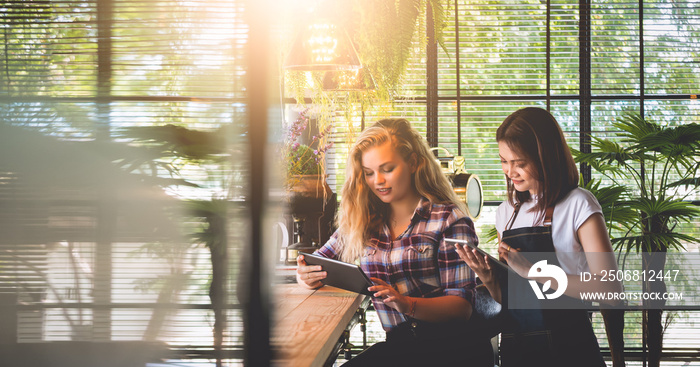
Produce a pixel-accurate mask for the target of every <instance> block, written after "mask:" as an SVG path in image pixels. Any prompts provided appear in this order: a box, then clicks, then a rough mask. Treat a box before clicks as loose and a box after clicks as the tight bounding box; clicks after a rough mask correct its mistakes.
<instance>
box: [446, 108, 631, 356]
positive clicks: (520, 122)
mask: <svg viewBox="0 0 700 367" xmlns="http://www.w3.org/2000/svg"><path fill="white" fill-rule="evenodd" d="M496 140H497V142H498V150H499V155H500V159H501V167H502V169H503V173H504V174H505V178H506V182H507V187H508V199H507V200H506V201H505V202H504V203H502V204H501V205H500V206H499V207H498V210H497V212H496V229H497V231H498V237H499V247H498V252H499V255H500V257H501V258H502V259H504V260H505V261H507V262H508V263H509V264H510V265H511V266H512V267H514V268H516V270H517V271H518V273H519V274H520V275H521V276H522V277H523V279H520V278H518V277H517V276H516V277H515V278H516V279H515V280H513V277H509V278H507V280H506V278H505V277H501V276H497V274H496V272H495V271H494V269H493V268H492V267H491V265H490V264H489V263H488V260H487V259H486V258H484V257H482V256H478V253H477V252H475V251H473V250H471V251H470V250H469V249H468V248H464V247H458V249H457V251H458V253H459V254H460V257H462V259H463V260H464V261H465V262H466V263H467V264H468V265H469V266H470V267H471V268H472V269H473V270H474V271H475V272H476V274H477V275H478V276H479V278H480V279H481V280H482V281H483V283H484V284H485V285H486V287H487V288H488V290H489V292H490V293H491V295H492V296H493V298H494V299H495V300H497V301H498V302H501V303H502V304H503V305H504V306H505V308H507V309H508V310H507V311H505V314H506V316H507V317H506V318H505V319H506V326H505V328H504V329H503V333H502V334H501V347H500V355H501V365H502V366H503V367H514V366H516V367H520V366H522V367H529V366H533V367H534V366H537V367H547V366H552V367H554V366H567V367H569V366H581V367H604V366H605V362H604V361H603V358H602V356H601V354H600V348H599V346H598V341H597V339H596V337H595V334H594V333H593V328H592V327H591V323H590V319H589V317H588V311H587V310H586V309H585V307H584V306H585V304H584V303H582V302H581V300H580V298H581V295H580V294H581V292H585V291H590V290H595V291H599V292H620V290H621V286H620V284H619V283H617V282H602V281H600V280H599V279H598V280H591V281H590V282H582V281H581V280H580V277H579V274H581V273H582V272H590V273H591V274H596V273H597V274H600V272H601V271H602V270H610V269H616V263H615V259H614V256H612V254H613V253H612V246H611V244H610V239H609V238H608V235H607V230H606V227H605V222H604V218H603V215H602V210H601V207H600V204H599V203H598V201H597V200H596V198H595V197H594V196H593V195H592V194H591V193H590V192H588V191H586V190H584V189H582V188H580V187H578V181H579V175H578V171H577V168H576V164H575V163H574V160H573V157H572V155H571V153H570V151H569V148H568V146H567V144H566V141H565V140H564V135H563V133H562V130H561V128H560V127H559V124H558V123H557V121H556V120H555V118H554V117H553V116H552V115H551V114H550V113H549V112H548V111H546V110H544V109H541V108H532V107H531V108H523V109H520V110H518V111H516V112H514V113H512V114H511V115H510V116H508V117H507V118H506V119H505V120H504V121H503V123H502V124H501V125H500V127H499V128H498V131H497V133H496ZM528 253H530V254H528ZM536 254H548V255H545V256H548V257H549V259H550V260H549V263H547V264H548V265H556V266H558V267H559V268H561V269H562V270H563V271H564V273H565V274H562V275H563V276H565V279H563V280H564V281H565V282H566V285H565V287H564V286H562V284H559V283H558V282H551V281H550V283H546V284H547V285H546V286H544V285H543V284H541V283H543V282H545V281H546V279H547V278H537V277H533V276H532V274H529V272H528V270H529V269H530V268H529V267H528V266H529V265H532V262H535V261H537V260H533V258H534V256H536ZM528 256H530V257H528ZM524 264H527V265H528V266H525V265H524ZM532 280H535V281H537V282H540V285H539V286H540V289H541V290H543V291H546V290H547V288H548V287H550V286H551V289H554V290H558V288H559V287H561V288H565V291H564V292H563V296H562V298H561V299H560V300H557V301H559V302H560V303H558V304H559V305H564V306H560V307H559V308H558V309H542V308H538V307H535V308H534V309H522V306H523V304H522V302H526V304H529V303H527V302H535V304H537V305H544V304H545V302H549V300H548V299H547V300H544V301H539V300H538V299H541V298H540V297H539V296H538V297H537V298H535V296H534V295H535V292H534V290H535V287H534V285H533V286H532V288H531V284H534V283H532V282H531V281H532ZM504 283H507V284H504ZM508 289H510V291H508ZM550 294H551V291H550ZM528 295H529V299H528ZM509 298H510V299H509ZM516 298H517V299H516ZM533 299H534V301H532V300H533ZM518 302H521V303H520V304H518ZM538 302H541V303H538ZM603 302H607V303H610V304H615V303H616V301H609V302H608V301H603Z"/></svg>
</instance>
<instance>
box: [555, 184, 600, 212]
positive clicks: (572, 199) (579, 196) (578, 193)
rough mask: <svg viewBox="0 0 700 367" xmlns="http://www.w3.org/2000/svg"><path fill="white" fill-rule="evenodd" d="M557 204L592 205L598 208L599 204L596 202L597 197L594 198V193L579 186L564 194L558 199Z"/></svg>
mask: <svg viewBox="0 0 700 367" xmlns="http://www.w3.org/2000/svg"><path fill="white" fill-rule="evenodd" d="M557 205H564V206H567V207H568V206H574V207H581V206H592V207H594V208H595V207H597V208H600V204H599V203H598V199H596V197H595V195H593V194H592V193H591V192H590V191H588V190H586V189H584V188H581V187H576V188H574V189H573V190H571V191H569V193H568V194H566V195H565V196H564V197H563V198H562V199H561V200H560V201H559V203H557Z"/></svg>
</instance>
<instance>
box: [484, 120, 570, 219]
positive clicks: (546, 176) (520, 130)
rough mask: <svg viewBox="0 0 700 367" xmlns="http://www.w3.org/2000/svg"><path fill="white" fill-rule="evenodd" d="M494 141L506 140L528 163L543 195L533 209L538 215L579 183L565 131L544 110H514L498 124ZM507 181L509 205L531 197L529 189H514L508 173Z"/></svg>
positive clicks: (541, 214) (542, 214)
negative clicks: (565, 138)
mask: <svg viewBox="0 0 700 367" xmlns="http://www.w3.org/2000/svg"><path fill="white" fill-rule="evenodd" d="M496 141H498V142H504V143H506V144H507V145H508V147H509V148H510V149H511V150H513V152H514V153H515V154H517V155H519V156H520V157H522V158H523V159H525V160H526V161H527V162H528V163H529V165H530V167H531V169H532V172H530V174H531V175H533V176H534V177H535V179H537V181H538V182H539V187H540V190H541V195H542V196H541V198H540V200H539V201H538V202H537V205H536V206H535V207H534V208H533V210H534V211H536V212H538V213H539V214H540V216H544V211H545V209H547V207H550V206H552V205H554V204H555V203H556V202H557V201H559V200H561V199H562V198H563V197H564V196H565V195H566V194H568V193H569V192H570V191H571V190H573V189H574V188H576V187H577V186H578V170H577V169H576V163H575V162H574V158H573V157H572V156H571V151H570V150H569V146H568V145H566V141H565V140H564V133H563V132H562V130H561V127H560V126H559V123H557V120H556V119H555V118H554V116H552V114H550V113H549V112H547V110H544V109H541V108H537V107H527V108H523V109H520V110H517V111H515V112H513V113H512V114H510V116H508V117H506V119H505V120H503V123H502V124H501V126H499V127H498V131H496ZM506 183H507V185H508V201H510V203H511V204H513V205H520V204H521V203H523V202H526V201H528V200H530V192H529V191H524V192H518V191H516V190H515V187H514V186H513V182H512V181H511V180H510V179H509V178H508V176H507V175H506Z"/></svg>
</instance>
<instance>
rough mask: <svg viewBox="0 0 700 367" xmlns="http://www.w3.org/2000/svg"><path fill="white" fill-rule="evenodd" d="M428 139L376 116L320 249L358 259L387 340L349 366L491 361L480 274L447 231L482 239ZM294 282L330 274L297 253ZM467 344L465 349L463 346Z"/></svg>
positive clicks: (352, 161) (317, 280) (356, 148)
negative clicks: (480, 317)
mask: <svg viewBox="0 0 700 367" xmlns="http://www.w3.org/2000/svg"><path fill="white" fill-rule="evenodd" d="M464 213H465V208H464V204H463V203H461V202H460V201H459V200H458V199H457V197H456V195H455V194H454V191H453V190H452V187H451V186H450V183H449V182H448V180H447V178H446V177H445V176H444V175H443V173H442V171H441V169H440V166H439V165H438V164H437V162H436V161H435V158H434V156H433V154H432V153H431V152H430V150H429V148H428V145H427V144H426V142H425V140H424V139H423V138H422V137H421V136H420V134H418V132H417V131H416V130H414V129H413V128H411V126H410V124H409V122H408V121H407V120H405V119H385V120H381V121H378V122H377V123H375V124H374V125H372V126H371V127H369V128H368V129H366V130H365V131H363V132H362V134H361V135H360V137H359V139H358V140H357V142H356V143H355V144H354V145H353V146H352V148H351V150H350V153H349V157H348V165H347V180H346V182H345V184H344V186H343V191H342V198H341V203H340V212H339V215H338V230H337V231H336V232H335V233H334V234H333V235H332V236H331V238H330V240H329V241H328V242H327V243H326V244H325V245H324V246H323V247H322V248H321V249H319V250H318V251H317V253H318V254H319V255H322V256H325V257H328V258H333V259H340V260H343V261H346V262H359V264H360V266H361V267H362V269H363V270H364V271H365V273H367V274H368V275H369V276H370V278H371V280H372V281H373V282H374V284H375V285H374V286H372V287H370V288H369V290H370V291H371V292H374V294H373V297H372V302H373V305H374V308H375V309H376V311H377V313H378V315H379V318H380V320H381V322H382V326H383V328H384V329H385V330H386V331H387V340H386V342H380V343H377V344H375V345H373V346H372V347H370V348H369V349H367V350H366V351H364V352H363V353H361V354H359V355H358V356H356V357H355V358H353V359H351V360H350V361H349V362H347V363H346V366H380V365H381V366H386V365H387V363H391V365H402V366H407V365H413V366H426V365H436V366H438V365H439V366H452V365H455V366H457V365H459V366H488V365H490V366H492V365H493V354H492V350H491V346H490V343H489V340H488V338H486V337H480V336H477V335H476V333H471V332H470V325H469V322H468V321H469V319H470V317H471V315H472V300H473V297H474V287H475V276H474V273H473V272H472V271H471V269H469V267H468V266H467V265H466V264H465V263H464V262H463V261H461V260H460V258H459V255H458V254H457V252H456V251H455V248H454V246H453V245H451V244H448V243H446V242H445V241H444V239H445V238H456V239H464V240H470V241H472V242H473V243H477V242H478V239H477V237H476V234H475V232H474V226H473V223H472V221H471V220H470V219H469V218H468V217H467V216H466V215H465V214H464ZM297 264H298V270H297V282H298V283H299V284H300V285H302V286H304V287H306V288H318V287H320V286H322V283H321V280H322V279H323V278H325V277H326V273H325V272H324V271H322V269H321V268H320V267H319V266H307V265H306V263H305V262H304V259H303V255H302V256H299V258H298V259H297ZM465 351H468V353H465Z"/></svg>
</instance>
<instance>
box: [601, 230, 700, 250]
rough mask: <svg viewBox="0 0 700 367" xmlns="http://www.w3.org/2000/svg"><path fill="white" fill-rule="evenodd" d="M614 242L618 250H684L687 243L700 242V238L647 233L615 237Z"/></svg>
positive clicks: (674, 234) (681, 234)
mask: <svg viewBox="0 0 700 367" xmlns="http://www.w3.org/2000/svg"><path fill="white" fill-rule="evenodd" d="M611 241H612V244H613V246H614V247H615V249H616V250H620V249H624V250H626V251H631V250H635V251H636V252H641V251H647V252H653V251H654V250H655V249H658V248H665V249H676V250H683V249H685V246H684V245H683V243H684V242H687V243H700V239H697V238H695V237H692V236H689V235H686V234H683V233H676V232H671V233H645V234H640V235H634V236H624V237H618V238H613V239H612V240H611Z"/></svg>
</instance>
